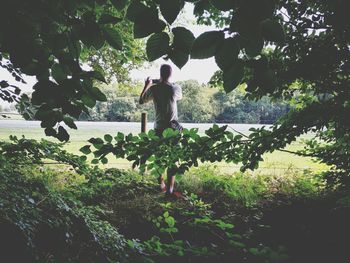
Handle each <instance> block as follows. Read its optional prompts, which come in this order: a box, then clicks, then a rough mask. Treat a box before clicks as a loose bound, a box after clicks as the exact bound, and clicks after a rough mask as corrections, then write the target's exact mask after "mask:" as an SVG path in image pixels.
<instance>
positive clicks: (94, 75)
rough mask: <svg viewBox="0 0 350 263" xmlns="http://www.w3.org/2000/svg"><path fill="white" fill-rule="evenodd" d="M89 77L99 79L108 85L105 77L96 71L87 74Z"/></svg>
mask: <svg viewBox="0 0 350 263" xmlns="http://www.w3.org/2000/svg"><path fill="white" fill-rule="evenodd" d="M87 74H88V76H89V77H91V78H94V79H97V80H99V81H102V82H104V83H107V81H106V79H105V77H104V76H103V74H102V73H101V72H100V71H97V70H94V71H89V72H87Z"/></svg>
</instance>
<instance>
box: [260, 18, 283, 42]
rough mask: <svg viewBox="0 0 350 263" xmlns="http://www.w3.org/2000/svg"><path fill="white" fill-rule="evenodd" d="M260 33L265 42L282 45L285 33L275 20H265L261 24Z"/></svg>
mask: <svg viewBox="0 0 350 263" xmlns="http://www.w3.org/2000/svg"><path fill="white" fill-rule="evenodd" d="M261 33H262V36H263V37H264V38H265V39H266V40H267V41H272V42H276V43H283V42H284V41H285V33H284V29H283V27H282V25H281V24H280V23H278V22H277V21H275V20H272V19H266V20H264V21H262V22H261Z"/></svg>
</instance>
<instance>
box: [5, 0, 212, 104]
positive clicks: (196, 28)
mask: <svg viewBox="0 0 350 263" xmlns="http://www.w3.org/2000/svg"><path fill="white" fill-rule="evenodd" d="M195 21H196V20H195V17H194V16H193V5H192V4H189V3H186V5H185V8H184V10H183V12H182V13H181V14H180V15H179V17H178V19H177V20H176V21H175V26H185V27H186V28H187V29H189V30H190V31H192V33H193V34H194V35H195V37H197V36H199V35H200V34H201V33H203V32H205V31H208V30H213V29H214V27H208V26H203V25H196V24H195ZM163 63H167V64H170V65H171V66H172V68H173V76H172V79H171V81H173V82H176V81H182V80H188V79H194V80H197V81H198V82H199V83H207V82H208V81H209V79H210V78H211V76H212V75H213V73H214V72H215V71H216V70H218V67H217V66H216V64H215V60H214V58H210V59H201V60H198V59H193V60H189V61H188V62H187V64H186V65H185V66H184V67H183V68H182V69H181V70H180V69H178V68H177V67H176V66H175V65H174V64H173V63H172V62H171V61H170V60H168V61H165V60H164V59H162V58H160V59H158V60H156V61H154V62H152V63H148V62H146V63H145V65H144V66H145V68H142V69H135V70H132V71H131V72H130V76H131V79H132V80H144V79H146V78H147V77H151V78H152V79H154V78H158V77H159V67H160V65H161V64H163ZM23 77H24V79H25V81H26V82H27V84H22V83H18V82H16V81H15V80H14V79H13V77H12V76H11V75H10V74H9V73H8V72H7V71H6V70H5V69H3V68H0V80H7V81H9V83H11V84H14V85H17V86H18V87H20V88H21V89H22V91H23V92H28V91H31V90H32V87H33V85H34V84H35V82H36V78H35V77H32V76H23ZM0 105H2V106H5V107H6V106H8V103H7V102H4V101H2V100H0Z"/></svg>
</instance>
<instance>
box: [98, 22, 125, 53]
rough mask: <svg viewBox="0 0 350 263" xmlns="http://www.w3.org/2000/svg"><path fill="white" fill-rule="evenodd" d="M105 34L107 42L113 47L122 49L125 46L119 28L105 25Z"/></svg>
mask: <svg viewBox="0 0 350 263" xmlns="http://www.w3.org/2000/svg"><path fill="white" fill-rule="evenodd" d="M103 34H104V36H105V38H106V41H107V43H108V44H109V45H110V46H111V47H113V48H115V49H117V50H121V49H122V48H123V39H122V37H121V36H120V34H119V32H118V31H117V30H115V29H112V28H109V27H104V28H103Z"/></svg>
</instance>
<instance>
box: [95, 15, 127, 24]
mask: <svg viewBox="0 0 350 263" xmlns="http://www.w3.org/2000/svg"><path fill="white" fill-rule="evenodd" d="M121 21H123V19H122V18H120V17H116V16H112V15H110V14H102V16H101V17H100V19H99V20H98V23H99V24H102V25H104V24H116V23H119V22H121Z"/></svg>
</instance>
